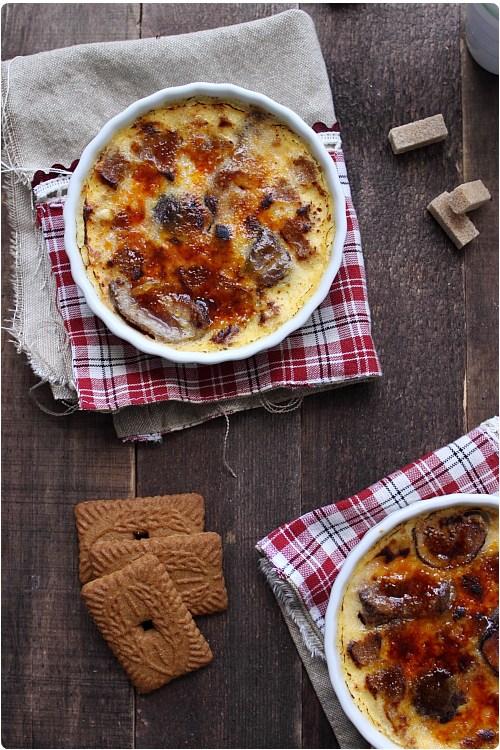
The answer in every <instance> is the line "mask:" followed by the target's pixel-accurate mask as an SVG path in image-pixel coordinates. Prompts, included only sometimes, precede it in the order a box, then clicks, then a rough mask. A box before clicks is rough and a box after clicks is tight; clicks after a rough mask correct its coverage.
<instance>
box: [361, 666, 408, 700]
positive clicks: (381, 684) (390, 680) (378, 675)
mask: <svg viewBox="0 0 500 750" xmlns="http://www.w3.org/2000/svg"><path fill="white" fill-rule="evenodd" d="M366 687H367V688H368V690H369V691H370V693H371V694H372V695H373V696H375V697H377V695H379V694H380V695H382V696H383V697H384V698H386V699H388V700H389V701H391V702H392V703H399V702H400V701H401V700H402V699H403V696H404V694H405V691H406V680H405V677H404V674H403V670H402V669H401V667H400V666H395V667H387V669H380V670H379V671H378V672H374V673H373V674H369V675H367V677H366Z"/></svg>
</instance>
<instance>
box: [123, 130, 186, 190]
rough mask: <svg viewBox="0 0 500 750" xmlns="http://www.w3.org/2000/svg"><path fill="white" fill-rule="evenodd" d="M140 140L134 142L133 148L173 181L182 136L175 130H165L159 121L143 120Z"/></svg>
mask: <svg viewBox="0 0 500 750" xmlns="http://www.w3.org/2000/svg"><path fill="white" fill-rule="evenodd" d="M139 131H140V132H139V141H135V142H134V143H132V146H131V149H132V151H133V152H134V153H136V154H137V155H138V156H139V157H140V158H141V159H144V160H145V161H149V162H150V163H151V164H154V166H155V167H156V169H157V170H158V172H161V174H163V175H165V177H166V178H167V179H168V180H169V181H171V182H173V181H174V179H175V170H174V165H175V159H176V155H177V150H178V148H179V146H180V144H181V138H180V136H179V134H178V133H177V132H176V131H175V130H165V129H163V128H162V127H161V125H160V124H159V123H154V122H149V121H146V122H141V123H140V126H139Z"/></svg>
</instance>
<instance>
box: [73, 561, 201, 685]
mask: <svg viewBox="0 0 500 750" xmlns="http://www.w3.org/2000/svg"><path fill="white" fill-rule="evenodd" d="M82 597H83V599H84V600H85V603H86V605H87V607H88V609H89V611H90V613H91V615H92V617H93V618H94V620H95V622H96V624H97V627H98V628H99V630H100V631H101V633H102V635H103V637H104V638H105V640H106V641H107V643H108V645H109V646H110V648H111V649H112V651H113V653H114V654H115V656H116V658H117V659H118V661H119V662H120V664H121V665H122V667H123V668H124V669H125V671H126V672H127V674H128V676H129V678H130V680H131V682H132V683H133V685H134V686H135V687H136V688H137V690H138V691H139V692H140V693H148V692H150V691H151V690H156V689H157V688H159V687H161V686H162V685H165V684H166V683H167V682H170V680H173V679H174V678H175V677H180V676H181V675H183V674H186V673H187V672H191V671H193V670H195V669H199V668H200V667H203V666H205V665H206V664H208V663H209V662H210V661H212V658H213V655H212V652H211V650H210V646H209V645H208V643H207V642H206V641H205V639H204V637H203V636H202V634H201V633H200V631H199V630H198V628H197V627H196V625H195V622H194V620H193V618H192V616H191V614H190V613H189V611H188V609H187V607H186V605H185V604H184V602H183V601H182V599H181V597H180V595H179V593H178V591H177V590H176V588H175V586H174V584H173V582H172V580H171V578H170V576H169V575H168V573H167V571H166V570H165V566H164V565H162V563H161V562H160V561H159V560H158V558H157V557H155V556H154V555H143V556H142V557H140V558H139V559H138V560H134V562H132V563H130V564H129V565H126V566H125V567H124V568H122V569H121V570H118V571H115V572H114V573H110V574H109V575H107V576H104V577H102V578H97V579H95V580H94V581H90V583H87V584H86V585H85V586H83V588H82Z"/></svg>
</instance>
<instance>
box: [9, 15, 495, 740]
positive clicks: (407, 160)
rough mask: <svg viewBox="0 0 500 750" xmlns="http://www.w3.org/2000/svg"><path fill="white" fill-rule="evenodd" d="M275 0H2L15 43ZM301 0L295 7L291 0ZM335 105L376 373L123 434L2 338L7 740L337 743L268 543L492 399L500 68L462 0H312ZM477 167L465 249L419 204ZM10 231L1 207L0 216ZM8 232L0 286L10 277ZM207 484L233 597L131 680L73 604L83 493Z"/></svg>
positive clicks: (458, 425) (488, 407) (15, 48)
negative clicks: (470, 31) (409, 131)
mask: <svg viewBox="0 0 500 750" xmlns="http://www.w3.org/2000/svg"><path fill="white" fill-rule="evenodd" d="M285 7H294V6H284V5H281V4H276V5H271V4H236V3H233V4H227V5H225V4H217V5H215V4H201V5H185V4H182V5H181V4H177V5H176V4H161V5H159V4H144V5H143V6H140V5H131V4H129V5H126V4H114V5H103V4H99V5H75V4H70V5H64V6H63V5H47V4H42V5H32V4H19V5H13V4H11V5H7V6H4V7H3V9H2V10H3V58H4V59H7V58H10V57H12V56H14V55H26V54H31V53H34V52H38V51H40V50H47V49H52V48H55V47H61V46H66V45H69V44H77V43H81V42H90V41H100V40H111V39H125V38H137V37H140V36H153V35H156V34H174V33H183V32H187V31H194V30H197V29H202V28H209V27H215V26H219V25H226V24H231V23H238V22H240V21H245V20H250V19H253V18H258V17H262V16H265V15H269V14H271V13H274V12H277V11H278V10H282V9H284V8H285ZM295 7H296V6H295ZM302 7H303V8H304V9H305V10H306V11H307V12H308V13H309V14H310V15H311V16H312V18H313V19H314V21H315V23H316V28H317V31H318V35H319V38H320V42H321V45H322V49H323V54H324V57H325V61H326V65H327V68H328V72H329V75H330V80H331V84H332V88H333V92H334V100H335V105H336V110H337V115H338V118H339V120H340V124H341V128H342V133H343V139H344V150H345V154H346V161H347V166H348V170H349V176H350V181H351V187H352V191H353V195H354V200H355V203H356V206H357V209H358V214H359V220H360V225H361V230H362V236H363V242H364V248H365V258H366V265H367V271H368V282H369V295H370V302H371V307H372V314H373V328H374V336H375V339H376V343H377V346H378V350H379V353H380V356H381V360H382V365H383V369H384V378H383V379H382V380H380V381H379V382H377V383H373V384H365V385H359V386H355V387H350V388H348V389H343V390H338V391H333V392H330V393H325V394H322V395H318V396H313V397H310V398H308V399H306V400H305V401H304V403H303V405H302V408H301V410H299V411H296V412H294V413H291V414H286V415H270V414H268V413H267V412H264V411H262V410H259V411H253V412H248V413H245V414H240V415H237V416H235V417H234V418H232V420H231V433H230V439H229V445H228V458H229V461H230V463H231V464H232V466H234V468H235V470H236V472H237V474H238V478H237V479H236V480H235V479H233V478H232V477H230V476H228V474H227V473H226V472H225V470H224V469H223V466H222V463H221V448H222V437H223V432H224V424H223V423H222V420H216V421H214V422H211V423H208V424H206V425H201V426H200V427H197V428H193V429H191V430H189V431H186V432H182V433H176V434H173V435H172V436H170V437H168V438H167V439H165V441H164V443H163V444H162V445H160V446H156V445H155V446H152V445H138V446H136V447H131V446H125V445H122V444H120V443H119V442H118V440H117V439H116V438H115V436H114V432H113V428H112V424H111V420H110V418H109V417H107V416H105V415H92V414H81V413H78V414H73V415H71V416H69V417H66V418H64V419H56V418H52V417H50V416H47V415H46V414H44V413H42V412H40V411H39V410H38V409H37V407H36V406H35V405H34V404H33V403H32V401H31V400H30V399H29V398H28V395H27V393H28V388H29V387H30V386H31V385H32V384H33V383H35V382H36V379H35V378H34V376H33V375H32V374H31V371H30V370H29V368H28V366H27V364H26V361H25V360H24V358H23V357H21V356H19V355H17V354H16V352H15V349H14V347H13V346H12V344H11V343H10V342H9V341H8V337H5V339H4V343H3V349H2V353H3V443H2V450H3V524H2V533H3V566H2V577H3V622H2V625H3V722H2V728H3V737H2V739H3V744H4V746H6V747H42V748H43V747H47V748H48V747H52V748H53V747H64V748H70V747H89V748H98V747H116V748H118V747H133V746H137V747H150V748H151V747H177V748H178V747H230V748H237V747H248V748H250V747H282V748H283V747H325V748H326V747H335V746H336V741H335V738H334V736H333V734H332V731H331V729H330V727H329V725H328V723H327V721H326V719H325V718H324V715H323V713H322V710H321V707H320V706H319V703H318V701H317V699H316V696H315V694H314V692H313V690H312V688H311V686H310V684H309V681H308V678H307V676H306V675H305V673H304V671H303V670H302V667H301V663H300V660H299V658H298V656H297V654H296V652H295V650H294V647H293V645H292V642H291V639H290V638H289V636H288V632H287V630H286V627H285V625H284V623H283V621H282V619H281V617H280V615H279V612H278V608H277V606H276V604H275V602H274V600H273V597H272V594H271V593H270V591H269V590H268V588H267V587H266V585H265V584H264V582H263V580H262V579H261V577H260V576H259V574H258V571H257V565H256V555H255V552H254V545H255V542H256V541H257V540H258V539H259V538H260V537H261V536H262V535H264V534H265V533H266V532H268V531H269V530H271V529H272V528H274V527H275V526H276V525H278V524H279V523H280V522H283V521H285V520H290V519H291V518H293V517H295V516H297V515H299V514H300V513H301V512H303V511H306V510H309V509H311V508H313V507H316V506H318V505H322V504H324V503H326V502H329V501H332V500H334V499H340V498H341V497H344V496H347V495H349V494H351V493H353V492H355V491H357V490H359V489H361V488H362V487H364V486H366V485H367V484H369V483H371V482H372V481H375V480H376V479H378V478H380V477H381V476H383V475H384V474H386V473H387V472H389V471H391V470H393V469H395V468H397V467H399V466H400V465H402V464H403V463H405V462H407V461H408V460H411V459H413V458H416V457H417V456H419V455H420V454H422V453H423V452H424V451H427V450H430V449H432V448H435V447H438V446H440V445H442V444H443V443H445V442H447V441H449V440H451V439H453V438H455V437H457V436H458V435H459V434H461V433H463V432H464V431H465V429H467V428H470V427H472V426H474V424H476V423H477V422H478V421H480V420H481V419H484V418H486V417H489V416H491V415H492V414H494V413H496V411H497V399H498V368H497V360H498V348H497V333H496V332H497V324H498V304H497V299H498V290H497V275H498V268H497V263H498V207H497V198H498V175H497V171H496V164H497V159H498V143H497V140H496V133H497V132H498V120H497V117H498V78H497V77H495V76H492V75H490V74H488V73H486V72H485V71H483V70H482V69H481V68H479V67H478V66H477V65H476V64H475V63H474V62H473V61H472V60H471V59H470V57H469V56H468V53H467V51H466V49H465V46H464V43H463V41H462V28H463V23H462V19H461V17H460V16H461V10H460V7H459V6H458V5H451V4H445V5H405V6H398V5H388V4H386V5H370V6H362V5H326V4H324V5H312V4H308V5H305V6H302ZM437 112H443V114H444V116H445V120H446V122H447V124H448V128H449V130H450V136H449V138H448V139H447V141H446V142H445V143H444V144H439V145H436V146H432V147H429V148H427V149H425V150H421V151H417V152H413V153H410V154H407V155H404V156H401V157H398V158H395V157H394V156H393V155H392V154H391V152H390V149H389V147H388V144H387V139H386V133H387V131H388V130H389V128H390V127H391V126H393V125H396V124H401V123H404V122H407V121H410V120H412V119H415V118H417V117H422V116H426V115H432V114H435V113H437ZM476 178H481V179H483V181H484V182H485V183H486V185H487V186H488V187H489V189H490V190H491V192H492V194H493V196H494V201H493V202H492V203H491V204H490V205H489V206H487V207H485V208H483V209H481V211H480V212H478V213H477V215H476V217H475V219H474V220H475V221H476V220H477V225H478V227H479V229H480V230H481V235H480V237H479V238H478V239H477V240H475V241H474V243H473V245H471V246H470V247H468V248H466V249H465V250H464V251H462V252H458V251H456V250H454V248H453V247H452V245H451V244H450V242H449V241H448V240H447V238H446V237H445V235H444V234H443V233H442V231H441V230H440V229H439V227H438V226H437V225H436V224H435V223H434V222H433V220H432V219H431V218H430V217H429V216H428V214H427V213H426V211H425V206H426V205H427V203H428V202H429V200H430V199H432V198H433V197H434V196H435V195H437V194H438V193H440V192H442V191H443V190H445V189H450V188H453V187H454V186H455V185H457V184H458V183H459V182H461V181H463V180H465V179H476ZM4 222H5V223H4V227H5V228H7V217H5V216H4ZM6 235H7V232H4V255H3V258H4V274H3V301H4V311H5V312H4V319H5V317H6V316H7V315H8V309H9V307H10V304H11V301H10V298H11V292H10V284H9V268H8V267H9V254H8V246H7V241H6V240H7V236H6ZM191 489H196V490H199V491H201V492H202V493H203V494H205V496H206V501H207V528H210V529H214V530H217V531H219V532H220V533H221V534H222V536H223V539H224V550H225V572H226V577H227V583H228V588H229V593H230V606H229V611H228V613H227V614H224V615H218V616H213V617H206V618H200V623H199V624H200V627H201V629H202V631H203V632H204V633H205V634H206V636H207V639H208V640H209V642H210V643H211V645H212V647H213V650H214V652H215V654H216V658H215V661H214V663H213V664H212V666H211V667H210V668H209V669H206V670H202V671H200V672H199V673H196V674H192V675H190V676H188V677H186V678H183V679H182V680H178V681H176V682H174V683H172V684H171V685H170V686H168V688H165V689H164V690H161V691H158V692H157V693H153V694H152V695H149V696H145V697H144V696H135V695H134V692H133V691H132V690H131V688H130V687H129V684H128V682H127V680H126V678H125V676H124V674H123V673H122V672H121V670H120V669H119V668H118V666H117V665H116V663H115V661H114V659H113V657H112V656H111V654H110V653H109V651H108V649H107V647H106V646H105V644H104V642H103V641H102V640H101V638H100V637H99V636H98V633H97V631H96V629H95V628H94V626H93V624H92V622H91V621H90V618H89V617H88V616H87V614H86V612H85V610H84V607H83V606H82V604H81V602H80V599H79V594H78V583H77V575H76V559H77V547H76V538H75V533H74V528H73V519H72V507H73V505H74V503H75V502H76V501H78V500H80V499H84V498H89V497H118V496H122V497H125V496H134V495H143V494H149V493H160V492H169V491H172V492H177V491H183V490H191Z"/></svg>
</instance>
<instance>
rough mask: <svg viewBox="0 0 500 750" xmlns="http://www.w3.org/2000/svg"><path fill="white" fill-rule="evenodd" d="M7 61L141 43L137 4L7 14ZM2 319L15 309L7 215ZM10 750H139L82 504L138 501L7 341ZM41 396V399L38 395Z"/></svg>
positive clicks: (125, 472) (111, 440) (109, 435)
mask: <svg viewBox="0 0 500 750" xmlns="http://www.w3.org/2000/svg"><path fill="white" fill-rule="evenodd" d="M2 12H3V39H2V41H3V56H4V58H8V57H12V56H14V55H16V54H31V53H33V52H37V51H39V50H41V49H47V48H51V47H58V46H64V45H66V44H74V43H80V42H89V41H100V40H105V39H116V38H120V37H125V36H132V35H134V34H135V35H137V34H138V31H137V28H136V26H135V22H132V19H133V18H137V17H138V12H137V7H136V6H123V5H122V6H118V5H114V6H103V5H100V6H87V7H85V6H74V5H73V6H67V5H66V6H62V5H61V6H57V5H51V6H47V5H43V4H42V5H26V4H20V5H16V6H14V5H7V6H4V7H3V9H2ZM3 222H4V223H3V228H4V230H5V231H4V232H3V260H4V263H3V288H2V291H3V294H2V299H3V303H4V306H3V311H4V319H5V318H7V317H8V313H7V310H8V308H9V307H11V305H12V300H11V292H10V269H9V265H10V256H9V252H8V227H7V217H6V216H5V213H4V214H3ZM2 359H3V389H2V400H3V403H2V406H3V440H2V457H3V467H4V471H3V473H2V486H3V516H2V521H3V523H2V539H3V543H2V557H3V565H2V581H3V591H2V597H3V610H2V613H3V625H4V628H5V629H4V636H5V637H4V639H3V641H2V646H3V649H2V673H3V674H2V676H3V710H4V714H3V718H4V721H3V722H2V730H3V734H2V742H3V745H4V746H5V747H40V748H45V747H48V748H53V747H54V748H55V747H103V748H104V747H131V746H132V743H133V726H134V716H133V701H134V696H133V691H132V689H131V688H130V686H129V683H128V681H127V679H126V677H125V676H124V674H123V672H122V671H121V670H120V668H119V667H118V666H117V664H116V662H115V660H114V658H113V656H112V654H111V652H110V651H109V649H108V648H107V646H106V645H105V643H104V642H103V640H102V638H101V637H100V636H99V634H98V632H97V630H96V628H95V627H94V625H93V623H92V621H91V620H90V617H89V616H88V614H87V612H86V611H85V607H84V605H83V603H82V602H81V601H80V598H79V586H78V578H77V569H76V564H77V554H78V553H77V543H76V535H75V529H74V521H73V505H74V503H76V502H77V501H78V500H81V499H85V498H91V497H96V496H97V497H113V496H115V497H116V496H128V495H130V494H133V492H134V486H135V476H134V469H135V462H134V449H133V448H131V447H125V446H123V445H120V444H119V443H118V442H117V441H116V437H115V435H114V433H113V429H112V424H111V421H110V419H109V417H107V416H106V415H102V414H74V415H72V416H70V417H66V418H56V417H50V416H48V415H46V414H44V413H42V412H41V411H40V410H39V409H38V408H37V407H36V406H35V404H34V403H33V401H31V399H30V398H29V395H28V391H29V388H30V387H31V386H32V385H33V384H34V383H36V378H35V377H34V376H33V375H32V374H31V372H30V370H29V368H28V366H27V363H26V360H25V358H24V356H19V355H18V354H17V353H16V351H15V349H14V346H13V345H12V343H11V342H10V341H8V336H7V335H5V333H4V336H3V343H2ZM38 393H40V391H37V394H38Z"/></svg>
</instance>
